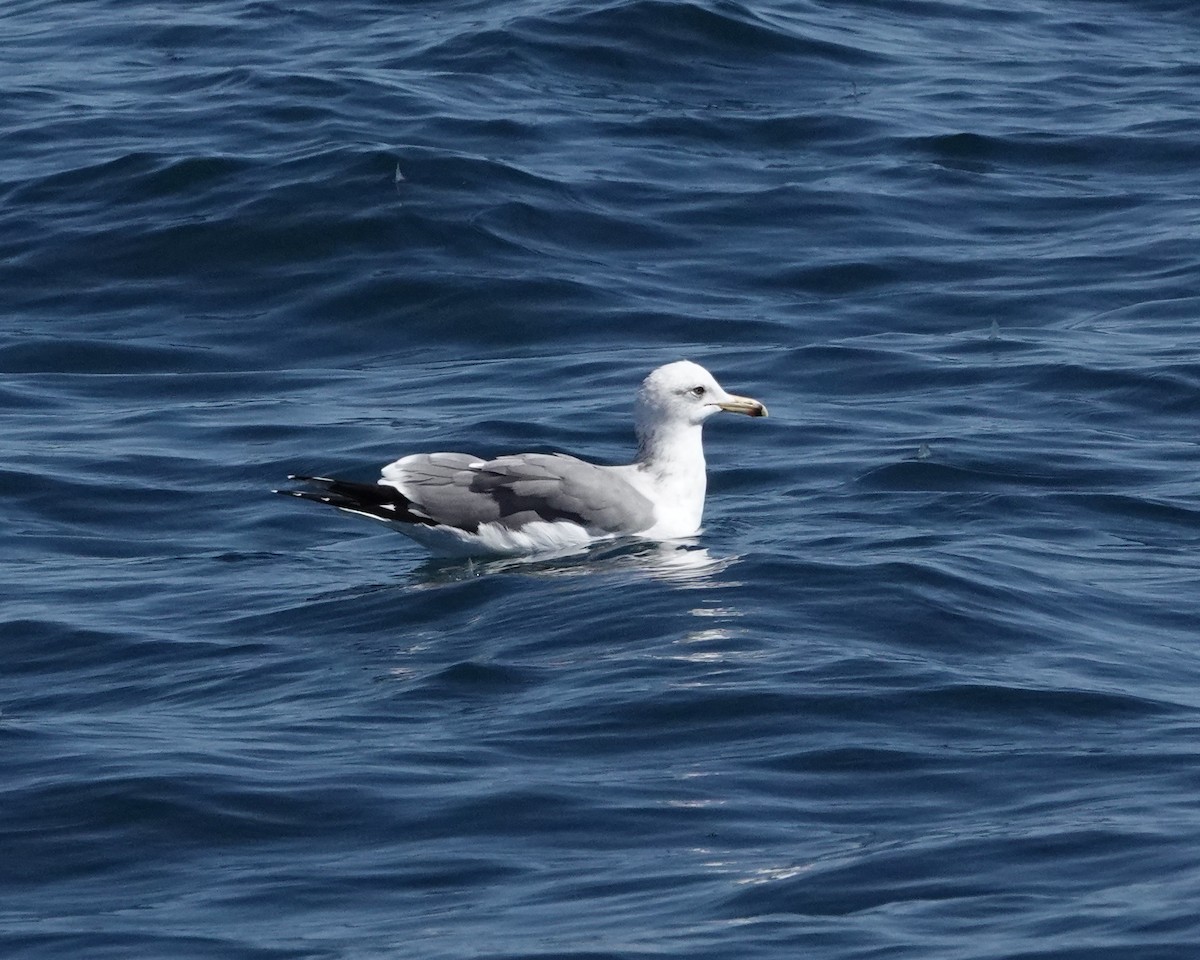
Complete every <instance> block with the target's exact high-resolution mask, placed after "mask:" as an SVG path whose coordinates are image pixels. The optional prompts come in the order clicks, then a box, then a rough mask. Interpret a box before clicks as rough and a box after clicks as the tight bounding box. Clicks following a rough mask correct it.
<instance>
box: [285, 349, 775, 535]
mask: <svg viewBox="0 0 1200 960" xmlns="http://www.w3.org/2000/svg"><path fill="white" fill-rule="evenodd" d="M722 410H724V411H728V412H730V413H742V414H745V415H747V416H751V417H765V416H766V415H767V408H766V407H765V406H763V404H761V403H759V402H758V401H757V400H752V399H750V398H749V397H739V396H736V395H734V394H731V393H727V392H726V391H725V390H724V388H722V387H721V385H720V384H719V383H717V381H716V379H715V378H714V377H713V375H712V374H711V373H709V372H708V371H707V370H705V369H704V368H703V367H702V366H700V365H699V364H696V363H692V362H691V361H690V360H678V361H676V362H675V363H668V364H667V365H666V366H662V367H658V368H657V369H656V370H653V371H652V372H651V373H650V375H649V376H647V377H646V379H645V380H644V381H642V385H641V388H640V389H639V390H638V393H637V401H636V403H635V406H634V428H635V431H636V434H637V441H638V448H637V455H636V456H635V458H634V460H633V462H632V463H629V464H623V465H620V466H604V465H601V464H596V463H590V462H588V461H586V460H580V459H577V458H576V457H572V456H568V455H567V454H565V453H517V454H510V455H507V456H502V457H497V458H495V459H494V460H484V459H482V458H480V457H476V456H472V455H471V454H467V453H414V454H410V455H409V456H406V457H401V458H400V459H399V460H396V461H394V462H393V463H389V464H388V465H387V466H385V467H384V468H383V471H382V476H381V477H380V479H379V481H378V482H377V483H373V484H371V483H353V482H350V481H346V480H338V479H335V478H332V477H308V476H298V475H292V476H290V477H288V479H289V480H293V481H296V482H298V483H302V484H304V485H306V489H300V490H276V491H275V492H276V493H281V494H284V495H285V496H292V497H299V498H300V499H301V500H310V501H313V502H316V503H324V504H328V505H329V506H331V507H336V508H337V509H339V510H342V511H345V512H346V513H352V514H357V515H359V516H362V517H366V518H368V519H370V520H376V521H379V522H382V523H384V524H386V525H387V526H389V527H391V528H392V529H393V530H396V531H399V532H400V533H403V534H405V535H406V536H409V537H411V538H412V539H413V540H415V541H417V542H418V543H420V544H421V545H423V546H424V547H426V548H427V549H428V550H430V551H431V552H432V553H435V554H438V555H441V556H457V557H468V556H496V555H500V556H504V555H508V556H516V555H523V554H542V553H558V552H564V551H573V550H578V549H581V548H583V547H586V546H587V545H589V544H591V543H594V542H596V541H599V540H611V539H614V538H617V537H638V538H644V539H647V540H660V541H661V540H676V539H681V538H685V537H691V536H693V535H694V534H695V533H696V532H697V531H699V529H700V521H701V518H702V516H703V513H704V494H705V488H706V487H707V474H706V471H705V463H704V447H703V444H702V440H701V430H702V427H703V425H704V421H705V420H707V419H708V418H709V417H710V416H712V415H713V414H714V413H719V412H721V411H722Z"/></svg>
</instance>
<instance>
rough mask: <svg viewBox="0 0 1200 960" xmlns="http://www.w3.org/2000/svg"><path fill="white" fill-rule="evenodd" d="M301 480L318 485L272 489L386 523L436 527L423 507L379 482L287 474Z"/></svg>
mask: <svg viewBox="0 0 1200 960" xmlns="http://www.w3.org/2000/svg"><path fill="white" fill-rule="evenodd" d="M288 479H289V480H295V481H296V482H298V483H305V484H308V485H309V486H311V487H313V488H315V489H312V490H273V491H271V492H272V493H278V494H281V495H282V496H285V497H299V498H300V499H301V500H311V501H312V502H313V503H327V504H329V506H331V507H337V509H339V510H344V511H346V513H356V514H358V515H359V516H360V517H367V518H368V519H370V520H381V521H383V522H384V523H419V524H424V525H426V526H431V527H432V526H436V524H435V522H434V521H433V520H431V519H430V518H429V517H427V516H425V515H424V514H423V513H421V512H420V508H419V507H418V506H417V505H416V504H414V503H413V502H412V501H411V500H409V499H408V497H406V496H405V495H404V494H402V493H401V492H400V491H399V490H397V489H396V488H395V487H391V486H388V485H386V484H378V483H351V482H350V481H348V480H335V479H333V478H332V477H303V476H297V475H295V474H293V475H290V476H289V477H288Z"/></svg>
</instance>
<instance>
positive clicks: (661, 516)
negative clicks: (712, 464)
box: [634, 421, 708, 538]
mask: <svg viewBox="0 0 1200 960" xmlns="http://www.w3.org/2000/svg"><path fill="white" fill-rule="evenodd" d="M637 434H638V452H637V459H636V460H635V461H634V466H635V467H636V468H637V470H638V473H639V474H640V475H641V477H642V478H643V482H644V483H645V484H646V486H647V487H648V488H649V491H650V492H651V496H652V499H653V500H654V502H655V506H656V512H657V516H658V522H657V523H656V524H655V527H654V529H653V533H652V535H654V536H659V537H664V538H672V537H690V536H691V535H692V534H694V533H695V532H696V531H697V530H699V529H700V520H701V518H702V517H703V515H704V493H705V488H706V487H707V485H708V477H707V474H706V472H705V464H704V445H703V442H702V433H701V425H700V424H698V423H681V422H677V421H674V422H668V423H646V422H642V423H639V424H638V428H637Z"/></svg>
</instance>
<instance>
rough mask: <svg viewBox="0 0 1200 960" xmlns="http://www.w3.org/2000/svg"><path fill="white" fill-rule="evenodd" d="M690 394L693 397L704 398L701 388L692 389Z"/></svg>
mask: <svg viewBox="0 0 1200 960" xmlns="http://www.w3.org/2000/svg"><path fill="white" fill-rule="evenodd" d="M691 394H692V396H693V397H702V396H704V388H703V387H692V389H691Z"/></svg>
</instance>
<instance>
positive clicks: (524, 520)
mask: <svg viewBox="0 0 1200 960" xmlns="http://www.w3.org/2000/svg"><path fill="white" fill-rule="evenodd" d="M380 483H383V484H387V485H389V486H393V487H395V488H396V489H397V490H399V491H400V492H401V493H402V494H403V495H404V496H405V497H406V498H408V499H409V500H410V501H411V502H412V505H413V508H414V510H415V512H420V513H421V514H423V515H426V516H428V518H429V519H430V520H431V521H433V522H434V523H439V524H446V525H448V526H452V527H458V528H459V529H461V530H468V531H472V532H473V531H475V530H477V529H478V527H479V525H480V524H482V523H499V524H501V525H503V526H505V527H508V528H509V529H513V530H519V529H521V527H523V526H525V525H526V524H528V523H532V522H534V521H536V520H545V521H555V520H567V521H571V522H573V523H578V524H579V525H580V526H582V527H584V528H585V529H587V530H588V531H589V532H591V533H596V534H600V533H604V534H621V533H637V532H638V531H641V530H645V529H647V528H648V527H651V526H653V525H654V505H653V504H652V503H651V502H650V501H649V500H648V499H647V498H646V497H644V496H643V495H642V494H640V493H639V492H638V491H637V490H635V489H634V488H633V487H632V486H630V484H629V483H628V482H627V481H626V480H624V479H623V478H622V477H620V475H618V474H617V473H615V472H614V471H613V469H612V468H611V467H602V466H598V465H597V464H594V463H587V462H586V461H584V460H577V459H576V458H575V457H568V456H566V455H565V454H561V453H554V454H545V453H525V454H516V455H513V456H507V457H499V458H497V459H495V460H488V461H481V460H479V459H477V458H475V457H472V456H470V455H469V454H463V453H433V454H417V455H415V456H410V457H405V458H403V459H402V460H397V461H396V462H395V463H393V464H389V465H388V466H387V467H385V468H384V471H383V479H382V480H381V481H380Z"/></svg>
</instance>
